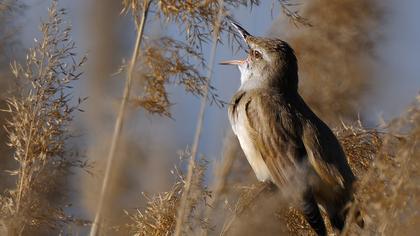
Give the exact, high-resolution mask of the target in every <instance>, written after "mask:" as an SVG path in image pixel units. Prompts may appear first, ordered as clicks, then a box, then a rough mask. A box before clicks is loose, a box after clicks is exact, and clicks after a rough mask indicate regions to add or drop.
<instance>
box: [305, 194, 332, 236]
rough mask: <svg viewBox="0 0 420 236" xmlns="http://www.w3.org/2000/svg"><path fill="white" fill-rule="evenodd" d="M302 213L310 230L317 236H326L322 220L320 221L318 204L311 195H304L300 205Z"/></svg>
mask: <svg viewBox="0 0 420 236" xmlns="http://www.w3.org/2000/svg"><path fill="white" fill-rule="evenodd" d="M302 211H303V214H304V215H305V218H306V221H308V223H309V225H311V227H312V229H313V230H314V231H315V232H316V233H317V235H319V236H324V235H327V229H326V227H325V223H324V220H323V219H322V215H321V212H320V210H319V207H318V204H317V202H316V200H315V198H314V196H313V194H312V193H305V194H304V197H303V203H302Z"/></svg>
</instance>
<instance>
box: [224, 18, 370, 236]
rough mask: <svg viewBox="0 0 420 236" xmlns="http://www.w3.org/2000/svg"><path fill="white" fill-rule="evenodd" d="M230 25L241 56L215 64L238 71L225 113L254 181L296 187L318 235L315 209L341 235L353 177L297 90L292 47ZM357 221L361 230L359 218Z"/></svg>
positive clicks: (340, 151) (334, 140)
mask: <svg viewBox="0 0 420 236" xmlns="http://www.w3.org/2000/svg"><path fill="white" fill-rule="evenodd" d="M231 23H232V25H233V27H234V28H235V29H236V30H235V31H236V32H237V33H239V35H240V36H241V38H242V39H243V40H244V41H245V43H246V45H247V47H248V55H247V58H246V59H242V60H228V61H223V62H221V63H220V64H222V65H236V66H237V67H238V68H239V71H240V74H241V76H240V80H241V84H240V87H239V89H238V91H237V92H236V93H235V94H234V96H233V97H232V100H231V102H230V103H229V107H228V116H229V121H230V124H231V127H232V130H233V132H234V133H235V135H236V136H237V138H238V140H239V143H240V146H241V148H242V150H243V152H244V154H245V156H246V159H247V160H248V162H249V164H250V166H251V168H252V170H253V171H254V173H255V175H256V177H257V179H258V180H259V181H262V182H269V183H273V184H274V185H275V186H277V187H278V189H288V188H286V186H288V185H289V186H292V187H296V188H298V186H297V185H299V191H298V192H297V194H298V196H294V197H295V198H296V199H298V200H299V201H298V202H299V204H298V207H299V208H300V210H301V211H302V213H303V214H304V216H305V219H306V220H307V222H308V223H309V224H310V226H311V227H312V229H313V230H314V231H315V232H316V233H317V235H327V230H326V226H325V222H324V220H323V218H322V215H321V211H320V208H319V205H320V206H322V207H323V209H324V210H325V212H326V213H327V215H328V218H329V220H330V222H331V225H332V226H333V227H334V228H335V230H338V231H340V232H341V231H342V230H343V228H344V225H345V219H346V215H347V213H348V211H349V206H350V203H351V202H352V201H353V200H354V183H355V181H356V177H355V175H354V174H353V172H352V170H351V168H350V166H349V164H348V162H347V159H346V155H345V153H344V151H343V148H342V146H341V145H340V142H339V141H338V139H337V137H336V136H335V135H334V133H333V132H332V131H331V129H330V128H329V127H328V126H327V125H326V124H325V123H324V122H323V121H322V120H321V119H320V118H319V117H318V116H317V115H316V114H315V113H314V112H313V111H312V110H311V109H310V107H309V106H308V105H307V104H306V103H305V101H304V100H303V98H302V97H301V96H300V94H299V92H298V61H297V57H296V55H295V53H294V50H293V49H292V47H291V46H290V45H289V44H288V43H287V42H285V41H283V40H281V39H277V38H265V37H257V36H253V35H251V34H250V33H248V32H247V31H246V30H245V29H244V28H243V27H242V26H240V25H239V24H238V23H236V22H231ZM326 105H327V104H326ZM289 189H290V188H289ZM356 214H357V216H360V211H359V210H357V213H356ZM356 220H357V223H358V224H359V225H360V226H361V227H362V226H363V219H361V218H360V217H358V218H357V219H356Z"/></svg>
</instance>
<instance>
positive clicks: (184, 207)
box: [174, 0, 224, 236]
mask: <svg viewBox="0 0 420 236" xmlns="http://www.w3.org/2000/svg"><path fill="white" fill-rule="evenodd" d="M223 4H224V0H219V12H218V15H217V20H216V22H215V27H214V31H213V39H212V41H213V42H212V48H211V54H210V60H209V63H210V67H209V70H208V76H207V81H206V83H205V87H204V93H203V97H202V99H201V104H200V111H199V113H198V119H197V127H196V129H195V135H194V140H193V145H192V149H191V157H190V161H189V164H188V173H187V179H186V182H185V188H184V192H183V194H182V196H181V202H180V206H179V209H178V216H177V222H176V227H175V234H174V235H175V236H180V235H181V233H182V229H183V225H184V221H185V218H186V215H185V214H186V212H189V211H190V204H189V202H188V197H189V195H190V190H191V182H192V177H193V172H194V168H195V164H196V163H195V159H196V156H197V151H198V145H199V143H200V136H201V131H202V127H203V120H204V113H205V110H206V105H207V99H208V94H209V87H210V86H209V85H210V80H211V77H212V75H213V67H214V58H215V55H216V48H217V42H218V37H219V32H220V24H221V20H222V16H223Z"/></svg>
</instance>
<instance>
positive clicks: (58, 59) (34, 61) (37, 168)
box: [1, 1, 86, 235]
mask: <svg viewBox="0 0 420 236" xmlns="http://www.w3.org/2000/svg"><path fill="white" fill-rule="evenodd" d="M63 15H65V11H64V10H63V9H58V8H57V3H56V2H55V1H53V3H52V6H51V8H50V9H49V17H48V20H47V21H46V22H44V23H42V25H41V27H40V29H41V32H42V38H41V39H40V40H39V41H36V44H35V46H34V48H32V49H29V51H28V54H27V57H26V62H25V64H23V65H21V64H19V63H17V62H14V63H13V64H12V66H11V69H12V73H13V75H14V76H15V78H16V79H17V81H18V82H19V83H20V89H19V91H18V95H17V96H16V97H12V98H10V99H9V100H8V109H7V112H9V113H10V119H9V121H8V122H7V125H6V130H7V133H8V138H9V141H8V145H9V146H10V148H11V149H12V150H13V152H14V153H13V158H14V159H15V160H16V162H17V165H18V169H17V170H13V171H10V172H9V173H10V174H11V175H14V176H16V178H17V186H16V188H15V189H11V190H8V191H6V192H5V193H4V194H3V195H2V196H1V220H2V221H3V222H4V224H5V225H6V228H7V231H8V232H9V233H10V234H11V235H17V234H19V235H27V234H35V233H36V232H39V233H41V232H44V233H46V232H48V231H54V230H58V229H59V228H60V226H61V225H62V224H63V223H65V222H73V221H75V219H73V218H72V217H68V216H67V215H66V214H65V213H64V205H65V202H66V199H65V196H66V191H67V189H63V188H64V184H65V182H66V176H68V175H69V174H70V171H71V167H75V166H79V167H83V166H85V165H86V163H84V162H82V161H81V160H80V159H79V157H78V153H77V152H76V151H70V150H69V149H67V147H66V145H67V141H68V140H69V139H70V138H71V137H72V135H71V132H70V131H69V130H68V127H69V125H70V123H71V121H72V120H73V114H74V112H75V111H76V110H78V109H79V105H80V103H81V102H82V100H81V99H79V103H77V104H76V105H72V104H71V103H72V102H71V99H72V98H71V96H72V95H71V84H72V82H74V81H75V80H78V79H79V78H80V77H81V75H82V73H81V72H80V67H81V66H82V65H83V63H84V62H85V58H83V59H81V60H80V61H77V59H76V58H75V54H74V49H75V44H74V42H72V41H71V40H70V31H71V29H70V27H68V26H67V24H66V23H65V22H64V21H63V18H62V17H63Z"/></svg>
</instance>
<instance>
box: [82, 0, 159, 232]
mask: <svg viewBox="0 0 420 236" xmlns="http://www.w3.org/2000/svg"><path fill="white" fill-rule="evenodd" d="M150 3H151V0H144V5H143V13H142V18H141V22H140V26H139V27H138V31H137V38H136V43H135V46H134V51H133V54H132V57H131V61H130V65H129V67H128V71H127V80H126V82H125V88H124V94H123V98H122V101H121V104H120V108H119V111H118V115H117V119H116V121H115V126H114V133H113V135H112V140H111V147H110V150H109V154H108V159H107V163H106V169H105V174H104V179H103V181H102V187H101V193H100V195H99V202H98V208H97V210H96V215H95V220H94V221H93V223H92V227H91V230H90V236H97V235H98V233H99V228H100V225H99V224H100V221H101V217H102V212H103V206H104V201H105V196H106V194H107V190H108V185H109V181H110V175H111V168H112V166H113V163H114V161H115V153H116V150H117V146H118V141H119V138H120V135H121V130H122V127H123V124H124V116H125V110H126V107H127V103H128V99H129V97H130V90H131V85H132V82H133V72H134V67H135V65H136V63H137V59H138V54H139V51H140V46H141V42H142V39H143V32H144V25H145V23H146V19H147V13H148V11H149V6H150Z"/></svg>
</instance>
